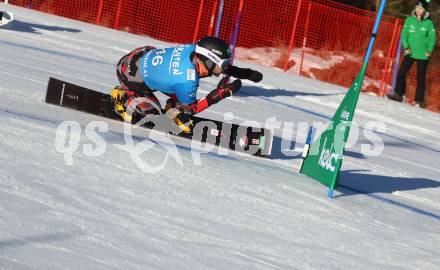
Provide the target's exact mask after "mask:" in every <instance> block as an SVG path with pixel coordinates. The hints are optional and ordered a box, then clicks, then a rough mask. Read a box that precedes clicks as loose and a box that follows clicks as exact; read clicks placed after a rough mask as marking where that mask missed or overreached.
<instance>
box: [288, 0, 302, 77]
mask: <svg viewBox="0 0 440 270" xmlns="http://www.w3.org/2000/svg"><path fill="white" fill-rule="evenodd" d="M301 3H302V0H299V2H298V7H297V8H296V16H295V20H294V23H293V29H292V35H291V36H290V42H289V49H288V50H287V55H286V60H285V61H284V71H287V68H288V66H289V60H290V54H291V53H292V50H293V42H294V40H295V34H296V27H297V24H298V19H299V12H300V9H301Z"/></svg>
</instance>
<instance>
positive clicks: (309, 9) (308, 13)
mask: <svg viewBox="0 0 440 270" xmlns="http://www.w3.org/2000/svg"><path fill="white" fill-rule="evenodd" d="M311 10H312V2H309V6H308V8H307V18H306V26H305V29H304V40H303V47H302V51H301V64H300V66H299V75H300V76H301V74H302V70H303V64H304V49H305V47H306V44H307V34H308V31H309V20H310V12H311Z"/></svg>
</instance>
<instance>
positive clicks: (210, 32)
mask: <svg viewBox="0 0 440 270" xmlns="http://www.w3.org/2000/svg"><path fill="white" fill-rule="evenodd" d="M217 6H218V0H215V2H214V6H213V7H212V13H211V21H210V22H209V30H208V36H212V32H213V31H214V21H215V12H216V11H217Z"/></svg>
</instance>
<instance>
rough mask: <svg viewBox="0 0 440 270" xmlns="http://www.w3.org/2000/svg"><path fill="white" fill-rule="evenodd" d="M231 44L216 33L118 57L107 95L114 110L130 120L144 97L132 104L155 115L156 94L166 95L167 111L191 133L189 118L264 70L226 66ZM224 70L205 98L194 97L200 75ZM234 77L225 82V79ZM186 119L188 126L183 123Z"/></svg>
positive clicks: (140, 49) (217, 74)
mask: <svg viewBox="0 0 440 270" xmlns="http://www.w3.org/2000/svg"><path fill="white" fill-rule="evenodd" d="M230 58H231V51H230V48H229V45H228V44H227V43H226V42H224V41H223V40H222V39H220V38H217V37H204V38H202V39H200V40H199V41H198V42H197V43H195V44H184V45H180V46H177V47H172V48H164V49H156V48H154V47H150V46H145V47H141V48H137V49H135V50H133V51H132V52H130V53H129V54H127V55H125V56H124V57H122V58H121V59H120V60H119V62H118V65H117V72H116V73H117V77H118V79H119V82H120V84H121V86H120V87H116V88H115V89H114V90H113V91H112V93H111V95H112V98H113V100H114V101H115V110H116V112H117V113H118V114H119V115H121V117H122V118H124V119H125V120H128V121H132V120H133V119H132V115H130V114H129V113H128V112H127V107H129V106H130V104H131V103H132V101H133V100H134V99H135V98H136V97H146V98H148V100H149V101H150V102H144V103H140V104H136V108H133V109H135V111H136V112H137V113H139V114H140V115H147V114H157V113H158V112H157V109H156V108H155V106H153V105H152V104H150V103H151V102H154V104H156V105H157V107H158V108H160V104H159V101H158V99H157V97H156V96H155V94H154V92H156V91H158V92H161V93H164V94H166V95H168V96H169V99H168V100H167V102H166V106H165V111H167V115H169V116H170V118H172V119H173V120H174V122H175V123H176V124H177V125H178V126H179V127H180V128H181V129H182V130H183V131H184V132H186V133H190V132H191V126H190V124H189V123H190V121H189V120H190V116H191V115H194V114H197V113H199V112H201V111H203V110H205V109H206V108H208V107H209V106H211V105H213V104H215V103H217V102H219V101H220V100H222V99H225V98H227V97H229V96H231V95H232V94H233V93H235V92H237V91H238V90H239V89H240V88H241V79H248V80H251V81H253V82H259V81H261V80H262V79H263V74H261V73H260V72H258V71H256V70H252V69H249V68H239V67H236V66H233V65H231V64H230ZM221 74H225V75H226V76H227V77H224V78H223V79H222V80H220V82H219V84H218V85H217V88H216V89H214V90H212V91H211V92H210V93H209V94H208V95H207V96H206V97H204V98H201V99H198V100H197V99H196V94H197V88H198V86H199V79H200V78H205V77H209V76H212V75H215V76H219V75H221ZM230 76H232V77H235V78H237V79H235V80H234V81H232V82H229V77H230ZM185 123H186V124H185Z"/></svg>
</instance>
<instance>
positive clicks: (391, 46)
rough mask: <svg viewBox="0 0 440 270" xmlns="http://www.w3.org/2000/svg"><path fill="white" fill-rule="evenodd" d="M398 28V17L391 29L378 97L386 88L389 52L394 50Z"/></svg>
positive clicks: (389, 60) (382, 94) (389, 59)
mask: <svg viewBox="0 0 440 270" xmlns="http://www.w3.org/2000/svg"><path fill="white" fill-rule="evenodd" d="M398 28H399V19H396V22H395V24H394V30H393V38H392V39H391V44H390V48H389V50H388V55H387V61H386V62H385V67H384V70H383V75H382V81H381V83H380V87H379V93H378V95H379V96H380V97H382V96H384V95H385V93H386V89H385V88H386V79H387V78H388V73H389V71H388V69H389V66H390V62H392V61H391V54H392V53H393V51H394V43H395V40H396V35H397V34H398V32H397V29H398Z"/></svg>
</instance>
